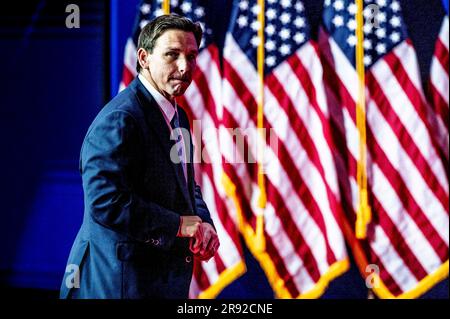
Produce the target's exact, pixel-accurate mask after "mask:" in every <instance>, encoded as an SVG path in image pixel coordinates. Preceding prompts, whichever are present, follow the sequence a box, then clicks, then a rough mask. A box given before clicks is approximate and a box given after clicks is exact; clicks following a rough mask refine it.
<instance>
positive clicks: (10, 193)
mask: <svg viewBox="0 0 450 319" xmlns="http://www.w3.org/2000/svg"><path fill="white" fill-rule="evenodd" d="M231 2H232V1H229V0H211V1H208V3H209V5H210V8H208V10H209V11H208V12H210V14H213V15H214V16H215V19H214V20H215V21H217V24H216V25H214V26H212V27H213V29H214V31H215V32H216V34H217V35H219V39H218V40H219V46H222V45H223V40H224V34H225V31H226V29H227V27H228V20H229V15H230V8H231ZM69 3H75V4H77V5H79V7H80V12H81V28H80V29H67V28H66V27H65V19H66V16H67V13H66V12H65V8H66V6H67V5H68V4H69ZM138 3H139V0H110V1H106V0H105V1H88V0H71V1H64V0H60V1H56V0H53V1H51V0H47V1H45V0H30V1H25V2H21V1H14V2H12V1H8V2H4V4H2V6H1V8H0V70H1V71H0V72H1V77H0V81H1V83H0V84H1V85H0V152H1V153H0V154H1V156H0V168H1V171H0V176H1V177H0V181H1V182H0V196H1V198H0V216H1V224H0V243H1V244H0V245H1V246H0V250H1V251H0V291H1V293H2V294H7V295H9V296H17V297H32V298H56V297H57V296H58V291H57V290H58V289H59V286H60V283H61V279H62V275H63V272H64V270H65V263H66V258H67V256H68V253H69V250H70V247H71V245H72V241H73V239H74V238H75V235H76V232H77V230H78V228H79V226H80V224H81V221H82V214H83V193H82V188H81V178H80V176H79V174H78V157H79V150H80V147H81V143H82V141H83V138H84V135H85V132H86V130H87V128H88V126H89V125H90V123H91V121H92V120H93V118H94V117H95V115H96V114H97V112H98V111H99V110H100V108H101V107H102V106H103V105H104V104H105V103H106V102H107V101H108V100H109V99H110V98H111V97H112V96H114V95H115V94H116V92H117V90H118V84H119V82H120V78H121V70H122V59H123V49H124V46H125V41H126V38H127V37H128V36H129V35H130V33H131V30H132V26H133V22H134V19H135V13H136V8H137V5H138ZM304 3H305V6H306V9H307V12H308V17H309V22H310V24H311V26H312V30H313V37H315V36H317V30H318V26H319V23H320V15H321V8H322V1H318V0H304ZM401 3H402V6H403V13H404V18H405V21H406V24H407V26H408V31H409V34H410V37H411V39H412V41H413V43H414V46H415V47H416V50H417V53H418V58H419V63H420V69H421V74H422V78H423V79H424V80H426V79H427V78H428V70H429V65H430V61H431V57H432V54H433V50H434V43H435V40H436V37H437V34H438V32H439V28H440V23H441V20H442V16H443V15H444V14H445V9H444V6H443V5H442V3H441V0H403V1H401ZM444 5H445V6H446V7H447V8H448V0H447V1H444ZM246 262H247V268H248V271H247V273H246V274H245V275H244V276H243V277H241V278H240V279H239V280H237V281H235V282H234V283H232V284H231V285H230V286H228V287H227V288H225V290H224V291H223V292H222V293H221V294H220V295H219V297H221V298H273V292H272V290H271V288H270V286H269V285H268V283H267V280H266V278H265V276H264V274H263V272H262V271H261V269H260V267H259V265H258V263H257V262H256V261H255V260H254V259H253V258H252V257H251V255H250V254H249V253H248V252H246ZM366 297H367V290H366V289H365V285H364V281H363V280H362V279H361V277H360V276H359V274H358V271H357V270H356V268H355V267H354V265H352V268H351V269H350V271H349V272H347V273H346V274H344V275H343V276H341V277H340V278H338V279H336V280H335V281H333V282H332V283H331V285H330V287H329V289H328V290H327V292H326V293H325V295H324V296H323V298H366ZM424 298H448V280H445V281H443V282H442V283H440V284H439V285H437V286H436V287H435V288H434V289H432V290H431V291H430V292H429V293H427V294H426V295H425V296H424Z"/></svg>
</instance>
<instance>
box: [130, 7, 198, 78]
mask: <svg viewBox="0 0 450 319" xmlns="http://www.w3.org/2000/svg"><path fill="white" fill-rule="evenodd" d="M167 30H182V31H186V32H192V33H193V34H194V36H195V40H196V41H197V46H198V47H200V43H201V41H202V35H203V31H202V27H201V26H200V23H198V22H197V23H194V22H192V21H191V20H189V19H188V18H185V17H182V16H179V15H177V14H173V13H172V14H165V15H161V16H159V17H157V18H155V19H154V20H152V21H151V22H150V23H148V24H147V25H146V26H145V27H144V28H143V29H142V30H141V33H140V34H139V39H138V50H139V49H140V48H143V49H145V50H146V51H148V52H150V53H152V52H153V48H154V47H155V43H156V40H158V38H159V37H160V36H161V35H162V34H163V33H164V32H165V31H167ZM136 71H137V72H138V73H139V72H140V71H141V66H140V65H139V61H137V63H136Z"/></svg>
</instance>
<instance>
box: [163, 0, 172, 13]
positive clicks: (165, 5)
mask: <svg viewBox="0 0 450 319" xmlns="http://www.w3.org/2000/svg"><path fill="white" fill-rule="evenodd" d="M162 10H163V12H164V14H169V13H170V0H163V3H162Z"/></svg>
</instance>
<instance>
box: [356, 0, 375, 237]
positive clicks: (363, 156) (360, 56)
mask: <svg viewBox="0 0 450 319" xmlns="http://www.w3.org/2000/svg"><path fill="white" fill-rule="evenodd" d="M356 6H357V12H356V24H357V27H356V38H357V44H356V71H357V73H358V84H359V85H358V101H357V103H356V126H357V128H358V132H359V160H358V162H357V172H356V175H357V176H356V179H357V183H358V208H357V212H356V226H355V228H356V229H355V232H356V238H358V239H364V238H366V235H367V225H368V224H369V223H370V220H371V219H372V213H371V209H370V206H369V197H368V192H367V166H366V165H367V143H366V96H365V87H366V86H365V74H364V72H365V70H364V46H363V43H364V33H363V26H364V19H363V0H356Z"/></svg>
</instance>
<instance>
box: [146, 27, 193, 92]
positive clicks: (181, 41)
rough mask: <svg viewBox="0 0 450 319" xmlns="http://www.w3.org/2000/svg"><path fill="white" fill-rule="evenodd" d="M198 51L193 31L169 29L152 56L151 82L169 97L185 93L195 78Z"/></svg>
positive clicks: (150, 63) (149, 58) (157, 44)
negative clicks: (193, 74) (193, 75)
mask: <svg viewBox="0 0 450 319" xmlns="http://www.w3.org/2000/svg"><path fill="white" fill-rule="evenodd" d="M197 54H198V48H197V42H196V40H195V37H194V34H193V33H192V32H186V31H181V30H167V31H165V32H164V33H163V34H162V35H161V36H160V37H159V38H158V39H157V40H156V43H155V47H154V48H153V52H152V53H150V54H149V55H148V60H147V61H148V63H149V64H148V67H149V72H150V81H151V82H152V84H153V85H154V86H155V87H156V89H157V90H158V91H159V92H160V93H161V94H162V95H164V96H165V97H166V98H167V99H169V100H172V99H173V98H174V97H176V96H179V95H182V94H183V93H184V92H185V91H186V89H187V88H188V86H189V84H190V83H191V81H192V73H193V72H194V70H195V68H196V58H197Z"/></svg>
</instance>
